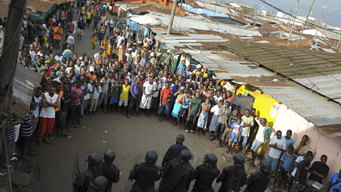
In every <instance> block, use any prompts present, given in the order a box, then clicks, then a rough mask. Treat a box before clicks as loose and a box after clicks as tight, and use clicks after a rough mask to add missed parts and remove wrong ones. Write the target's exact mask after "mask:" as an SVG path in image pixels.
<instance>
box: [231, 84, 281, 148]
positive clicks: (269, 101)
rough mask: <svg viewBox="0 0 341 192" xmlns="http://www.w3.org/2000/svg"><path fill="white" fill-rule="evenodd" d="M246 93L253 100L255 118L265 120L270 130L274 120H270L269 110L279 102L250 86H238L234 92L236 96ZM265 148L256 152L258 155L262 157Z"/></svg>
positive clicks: (264, 146)
mask: <svg viewBox="0 0 341 192" xmlns="http://www.w3.org/2000/svg"><path fill="white" fill-rule="evenodd" d="M246 92H247V93H249V94H250V95H252V96H253V97H254V98H255V100H254V103H253V108H256V110H257V112H256V115H257V117H261V118H266V119H267V124H268V125H269V127H270V128H272V127H273V125H274V123H275V120H276V118H275V119H273V118H271V116H270V111H271V108H273V107H274V105H275V103H279V102H278V101H277V100H276V99H274V98H272V97H271V96H269V95H268V94H266V93H264V92H262V91H261V90H259V89H257V88H255V87H252V86H250V85H240V86H239V87H238V88H237V90H236V94H239V93H241V94H242V95H246V94H245V93H246ZM266 146H267V145H263V147H262V148H260V149H259V150H258V154H260V155H264V153H265V149H266Z"/></svg>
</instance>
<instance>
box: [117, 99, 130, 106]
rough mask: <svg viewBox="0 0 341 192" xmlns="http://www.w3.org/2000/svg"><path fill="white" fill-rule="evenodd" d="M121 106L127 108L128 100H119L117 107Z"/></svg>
mask: <svg viewBox="0 0 341 192" xmlns="http://www.w3.org/2000/svg"><path fill="white" fill-rule="evenodd" d="M122 104H124V106H125V107H127V106H128V100H120V101H119V102H118V106H120V107H121V106H122Z"/></svg>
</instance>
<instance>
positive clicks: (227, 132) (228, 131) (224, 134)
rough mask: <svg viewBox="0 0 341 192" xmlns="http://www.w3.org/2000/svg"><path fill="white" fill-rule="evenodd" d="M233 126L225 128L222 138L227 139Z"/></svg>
mask: <svg viewBox="0 0 341 192" xmlns="http://www.w3.org/2000/svg"><path fill="white" fill-rule="evenodd" d="M230 130H231V128H227V129H226V128H225V130H224V133H223V135H222V136H221V140H223V141H224V140H226V138H227V135H228V134H229V133H230Z"/></svg>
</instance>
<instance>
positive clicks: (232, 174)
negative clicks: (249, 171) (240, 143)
mask: <svg viewBox="0 0 341 192" xmlns="http://www.w3.org/2000/svg"><path fill="white" fill-rule="evenodd" d="M233 161H234V162H233V165H232V166H227V167H225V168H224V170H223V171H222V173H221V174H220V175H219V177H218V179H217V183H219V182H221V183H222V184H221V187H220V188H219V192H225V191H235V192H239V189H240V187H241V186H243V184H244V181H245V179H246V173H245V168H244V163H245V158H244V157H243V156H242V155H241V154H237V155H235V156H233Z"/></svg>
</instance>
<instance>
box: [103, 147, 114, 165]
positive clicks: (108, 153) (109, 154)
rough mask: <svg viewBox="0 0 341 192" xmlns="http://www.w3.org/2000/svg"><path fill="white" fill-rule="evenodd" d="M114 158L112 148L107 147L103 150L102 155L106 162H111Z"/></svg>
mask: <svg viewBox="0 0 341 192" xmlns="http://www.w3.org/2000/svg"><path fill="white" fill-rule="evenodd" d="M115 158H116V153H115V151H114V150H112V149H108V150H107V151H105V153H104V156H103V160H104V162H106V163H112V162H113V161H114V160H115Z"/></svg>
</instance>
